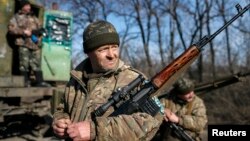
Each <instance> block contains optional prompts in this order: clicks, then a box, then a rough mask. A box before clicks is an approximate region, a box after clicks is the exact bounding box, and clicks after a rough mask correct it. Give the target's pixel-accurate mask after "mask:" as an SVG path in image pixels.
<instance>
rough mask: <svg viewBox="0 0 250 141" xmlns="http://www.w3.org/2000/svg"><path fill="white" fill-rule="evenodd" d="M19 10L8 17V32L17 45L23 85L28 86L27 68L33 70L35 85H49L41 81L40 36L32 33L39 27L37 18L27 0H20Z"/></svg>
mask: <svg viewBox="0 0 250 141" xmlns="http://www.w3.org/2000/svg"><path fill="white" fill-rule="evenodd" d="M19 4H20V10H19V11H18V12H17V13H16V14H15V15H14V16H13V17H12V18H11V19H10V22H9V24H8V33H9V35H11V36H12V37H14V42H15V43H14V44H15V45H16V46H17V47H18V53H19V54H18V55H19V70H20V73H21V75H23V76H24V79H25V86H29V85H30V82H29V71H30V70H29V68H31V70H32V71H34V74H35V77H36V86H49V84H47V83H45V82H43V75H42V71H41V61H40V59H41V55H40V53H41V52H40V46H41V39H42V38H41V36H38V35H34V32H36V33H37V32H38V31H39V30H40V29H41V24H40V22H39V20H38V18H37V17H36V16H35V15H33V14H32V12H31V4H30V2H29V1H28V0H21V1H20V3H19Z"/></svg>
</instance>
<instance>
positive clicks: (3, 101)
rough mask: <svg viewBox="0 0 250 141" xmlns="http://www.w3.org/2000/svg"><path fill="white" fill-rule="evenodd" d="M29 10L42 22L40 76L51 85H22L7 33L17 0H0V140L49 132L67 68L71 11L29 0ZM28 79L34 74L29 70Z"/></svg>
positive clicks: (70, 39)
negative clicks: (49, 7) (41, 73)
mask: <svg viewBox="0 0 250 141" xmlns="http://www.w3.org/2000/svg"><path fill="white" fill-rule="evenodd" d="M30 2H31V7H32V11H33V13H34V14H35V15H36V16H37V17H38V18H39V20H40V21H41V23H43V28H44V31H43V32H44V37H43V44H42V48H41V63H42V71H43V77H44V80H45V81H46V82H48V83H50V84H51V85H52V87H33V86H31V87H25V85H24V78H23V76H21V75H20V72H19V70H18V62H19V61H18V52H17V50H18V48H17V47H15V46H14V45H13V42H12V41H13V40H12V39H11V37H9V36H7V35H8V34H7V26H8V22H9V20H10V18H11V17H12V16H13V15H14V14H15V13H16V12H17V11H18V7H19V1H18V0H0V17H1V18H0V31H1V32H0V66H1V67H0V68H1V69H0V140H1V139H4V138H8V137H12V136H21V135H23V134H32V135H33V136H50V135H51V134H52V132H51V131H49V130H50V123H51V120H52V117H51V115H52V113H53V111H54V107H55V105H56V104H57V103H58V98H57V97H59V96H60V94H62V91H63V89H64V85H65V82H66V81H67V80H68V79H69V71H70V69H71V44H72V43H71V42H72V37H71V36H72V32H71V31H72V21H73V20H72V14H71V13H68V12H64V11H56V10H45V9H44V7H42V6H40V5H38V4H37V3H36V2H35V1H30ZM30 77H31V79H32V78H34V77H33V76H32V72H31V76H30Z"/></svg>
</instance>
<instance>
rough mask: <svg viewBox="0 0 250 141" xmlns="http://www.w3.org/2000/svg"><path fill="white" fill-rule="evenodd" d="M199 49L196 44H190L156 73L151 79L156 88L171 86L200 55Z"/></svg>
mask: <svg viewBox="0 0 250 141" xmlns="http://www.w3.org/2000/svg"><path fill="white" fill-rule="evenodd" d="M200 52H201V51H200V50H199V49H198V48H197V46H195V45H192V46H190V47H189V48H188V49H187V50H186V51H185V52H184V53H182V54H181V55H180V56H179V57H177V58H176V59H175V60H174V61H172V63H170V64H169V65H167V66H166V67H165V68H164V69H163V70H161V71H160V72H159V73H157V74H156V75H155V76H154V77H153V78H152V80H151V82H152V84H153V85H154V87H155V88H156V89H158V91H159V90H162V89H165V88H168V87H169V86H171V85H172V84H173V83H174V82H175V81H176V80H177V79H178V78H179V77H180V75H181V74H182V73H183V72H184V71H186V70H187V68H188V67H189V66H190V65H191V64H192V63H193V62H194V61H195V60H196V58H197V57H198V56H199V55H200Z"/></svg>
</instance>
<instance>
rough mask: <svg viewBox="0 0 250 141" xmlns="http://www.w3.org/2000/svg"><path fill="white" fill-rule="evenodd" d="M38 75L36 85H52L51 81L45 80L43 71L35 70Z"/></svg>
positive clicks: (36, 75)
mask: <svg viewBox="0 0 250 141" xmlns="http://www.w3.org/2000/svg"><path fill="white" fill-rule="evenodd" d="M34 74H35V77H36V85H35V86H37V87H50V86H51V85H50V84H49V83H46V82H44V81H43V73H42V71H34Z"/></svg>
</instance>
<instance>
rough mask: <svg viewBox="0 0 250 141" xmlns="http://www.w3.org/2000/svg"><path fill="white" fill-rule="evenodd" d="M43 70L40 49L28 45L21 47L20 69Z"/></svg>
mask: <svg viewBox="0 0 250 141" xmlns="http://www.w3.org/2000/svg"><path fill="white" fill-rule="evenodd" d="M29 68H31V70H33V71H41V55H40V50H31V49H28V48H26V47H19V70H20V71H29Z"/></svg>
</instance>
